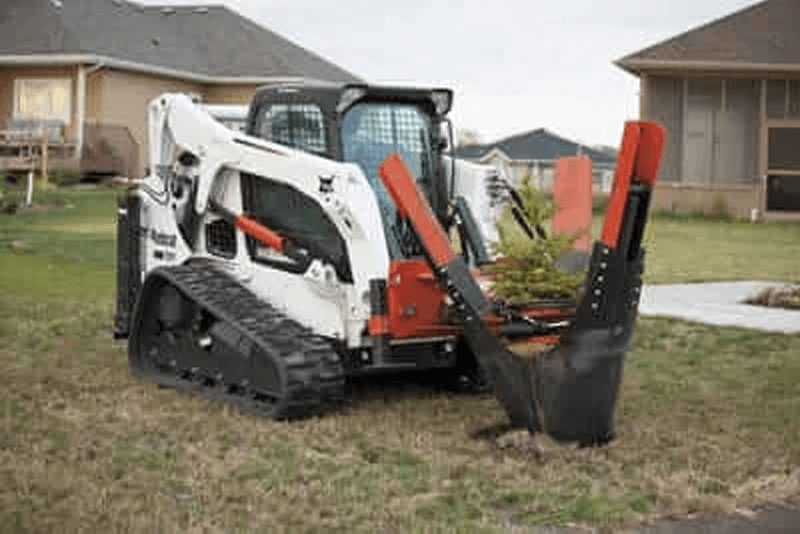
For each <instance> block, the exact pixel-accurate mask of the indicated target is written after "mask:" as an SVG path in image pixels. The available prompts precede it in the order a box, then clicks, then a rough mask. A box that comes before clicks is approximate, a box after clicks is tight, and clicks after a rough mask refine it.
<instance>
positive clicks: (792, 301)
mask: <svg viewBox="0 0 800 534" xmlns="http://www.w3.org/2000/svg"><path fill="white" fill-rule="evenodd" d="M744 302H745V304H755V305H757V306H769V307H771V308H785V309H787V310H800V286H783V287H769V288H767V289H765V290H763V291H762V292H760V293H759V294H758V295H756V296H754V297H751V298H749V299H747V300H745V301H744Z"/></svg>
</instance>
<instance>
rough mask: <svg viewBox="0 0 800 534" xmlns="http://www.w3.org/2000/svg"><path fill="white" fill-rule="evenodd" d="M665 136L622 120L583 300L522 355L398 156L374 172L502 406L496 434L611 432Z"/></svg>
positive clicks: (584, 436)
mask: <svg viewBox="0 0 800 534" xmlns="http://www.w3.org/2000/svg"><path fill="white" fill-rule="evenodd" d="M663 142H664V130H663V129H662V128H661V127H660V126H658V125H657V124H655V123H652V122H646V121H638V122H637V121H631V122H628V123H626V125H625V131H624V134H623V140H622V146H621V149H620V154H619V157H618V161H617V169H616V174H615V178H614V187H613V190H612V195H611V198H610V200H609V207H608V210H607V213H606V218H605V221H604V225H603V231H602V235H601V239H600V240H599V241H598V242H596V243H595V245H594V250H593V254H592V259H591V263H590V268H589V273H588V275H587V278H586V282H585V289H584V291H583V296H582V298H581V300H580V302H579V303H578V307H577V310H576V315H575V317H574V318H573V319H572V321H571V322H570V324H569V325H568V326H567V328H566V330H565V332H564V334H563V335H562V337H561V343H560V345H558V346H557V347H554V348H552V349H549V350H547V351H545V352H542V353H540V354H539V355H538V356H537V357H536V358H535V359H525V358H523V357H521V356H519V355H517V354H515V353H513V352H511V351H510V350H509V349H508V348H506V347H505V346H504V344H503V342H502V340H501V339H500V338H498V337H497V336H496V335H495V334H494V333H493V332H492V331H491V330H490V329H489V327H488V326H487V324H486V322H485V320H484V318H485V316H486V315H487V313H488V312H489V310H490V302H489V301H488V300H487V299H486V297H485V296H484V295H483V293H482V291H481V289H480V287H479V286H478V284H477V282H476V281H475V279H474V278H473V277H472V275H471V273H470V271H469V268H468V266H467V264H466V263H465V261H464V259H463V258H462V257H460V256H458V255H457V254H456V253H455V252H454V251H453V249H452V247H451V246H450V243H449V241H448V239H447V236H446V235H445V233H444V231H443V229H442V228H441V226H440V225H439V223H438V222H437V220H436V218H435V216H434V215H433V212H432V210H431V208H430V206H429V204H428V203H427V201H426V200H425V197H424V196H423V195H422V194H421V192H420V191H419V189H418V188H417V186H416V184H415V181H414V179H413V177H412V176H411V175H410V173H409V172H408V169H407V168H406V166H405V164H404V163H403V161H402V159H401V158H400V157H399V156H398V155H397V154H393V155H391V156H389V157H388V158H387V159H386V160H385V161H384V162H383V164H382V165H381V167H380V177H381V179H382V181H383V183H384V184H385V186H386V188H387V190H388V191H389V193H390V195H391V196H392V199H393V200H394V203H395V204H396V206H397V210H398V214H399V215H400V216H401V217H404V218H406V219H408V220H409V221H410V223H411V225H412V227H413V228H414V231H415V232H416V234H417V236H418V238H419V241H420V243H421V245H422V248H423V250H424V253H425V256H426V259H427V261H428V263H429V265H430V267H431V269H432V270H433V272H434V274H435V276H436V277H437V279H438V281H439V284H440V285H441V286H442V287H443V288H444V289H445V290H446V291H447V293H448V295H449V296H450V298H451V299H452V301H453V303H454V307H455V310H456V315H457V317H458V319H459V321H460V322H462V323H463V325H464V333H463V335H464V338H465V340H466V342H467V344H468V345H469V347H470V349H471V350H472V352H473V354H474V355H475V358H476V360H477V363H478V366H479V368H480V369H481V371H482V372H483V373H484V376H485V377H486V378H487V379H488V380H489V382H490V384H492V386H493V389H494V392H495V395H496V397H497V398H498V400H499V402H500V403H501V405H502V406H503V408H504V409H505V411H506V415H507V417H508V422H507V424H506V426H505V430H509V429H511V428H525V429H527V430H528V432H529V433H531V434H535V433H537V432H546V433H548V434H550V435H551V436H552V437H554V438H555V439H557V440H560V441H578V442H579V443H580V444H582V445H601V444H604V443H606V442H608V441H610V440H611V439H613V437H614V432H613V412H614V405H615V403H616V396H617V391H618V388H619V381H620V377H621V373H622V366H623V361H624V356H625V353H626V352H627V350H628V348H629V345H630V340H631V336H632V332H633V324H634V321H635V318H636V308H637V306H638V302H639V292H640V288H641V273H642V270H643V257H644V251H643V250H642V248H641V239H642V235H643V232H644V226H645V223H646V220H647V211H648V206H649V200H650V192H651V190H652V188H653V186H654V185H655V182H656V172H657V169H658V164H659V161H660V156H661V150H662V146H663Z"/></svg>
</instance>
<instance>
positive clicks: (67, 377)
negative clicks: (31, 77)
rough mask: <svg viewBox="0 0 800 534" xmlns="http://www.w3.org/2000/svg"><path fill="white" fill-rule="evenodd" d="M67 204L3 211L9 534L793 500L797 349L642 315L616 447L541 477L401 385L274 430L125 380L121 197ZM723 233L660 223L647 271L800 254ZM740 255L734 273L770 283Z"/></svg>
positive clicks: (554, 458) (463, 413)
mask: <svg viewBox="0 0 800 534" xmlns="http://www.w3.org/2000/svg"><path fill="white" fill-rule="evenodd" d="M57 195H58V196H56V195H55V194H54V196H53V197H52V198H61V199H63V200H64V204H65V205H69V204H72V205H73V206H75V207H74V208H65V209H62V210H59V211H49V212H38V213H26V214H19V215H14V216H0V236H4V240H3V241H2V242H1V243H0V251H1V253H0V525H2V527H0V531H4V532H5V531H10V532H14V531H19V532H31V531H52V530H55V531H77V530H81V531H88V532H107V531H129V530H132V531H153V530H159V531H165V532H172V531H186V530H189V531H201V530H202V531H205V530H211V531H219V530H226V531H250V530H256V531H262V532H263V531H268V532H271V531H281V530H284V531H286V530H290V531H319V530H324V529H330V530H340V531H346V532H350V531H363V532H375V531H384V532H406V531H415V530H416V531H431V530H434V531H439V530H453V531H455V530H470V531H472V530H474V531H487V532H492V531H501V530H504V529H508V528H510V527H515V526H519V527H528V526H531V525H538V524H544V523H547V524H565V523H572V522H578V523H584V524H590V525H598V526H611V527H615V526H621V525H628V524H632V523H635V522H637V521H640V520H643V519H647V518H651V517H654V516H662V515H670V514H675V515H681V514H687V513H690V512H701V513H716V512H726V511H730V510H732V509H733V508H736V507H747V506H750V505H753V504H757V503H759V502H764V501H770V500H779V499H782V498H784V497H787V496H790V495H797V494H798V493H800V470H798V468H797V466H798V465H800V425H798V424H797V421H800V358H798V355H800V336H796V335H795V336H786V335H775V334H763V333H758V332H751V331H744V330H738V329H727V328H712V327H707V326H701V325H694V324H689V323H685V322H680V321H674V320H662V319H646V318H643V319H641V320H640V321H639V324H638V328H637V332H636V335H635V340H634V346H633V349H632V350H631V352H630V354H629V357H628V362H627V365H626V369H625V376H624V379H623V382H622V389H621V394H620V399H619V405H618V411H617V429H618V439H617V440H616V441H614V442H613V443H612V444H611V445H610V446H608V447H606V448H603V449H600V450H578V449H575V448H572V447H565V446H559V445H556V444H554V443H551V442H549V441H547V440H545V443H544V444H545V447H546V450H547V452H546V456H545V458H544V460H543V461H541V462H539V461H533V460H531V459H530V458H528V457H527V456H525V455H523V454H522V453H521V452H520V451H519V447H518V446H517V445H518V444H519V442H520V441H521V440H522V439H523V438H524V437H525V436H524V435H522V434H512V435H509V436H506V437H505V438H504V439H503V440H502V441H501V442H500V443H499V446H498V447H490V446H489V445H487V444H486V443H484V442H480V441H472V440H469V439H468V438H467V432H468V430H469V429H470V428H471V427H472V426H473V425H475V424H477V423H481V422H484V421H488V420H493V419H495V418H496V417H498V416H499V415H500V410H499V408H498V406H497V403H496V401H494V400H493V399H492V398H490V397H488V396H471V397H470V396H456V395H451V394H447V393H442V392H437V391H433V390H431V389H430V388H412V389H410V390H406V391H403V390H402V389H400V388H388V390H387V392H386V393H385V394H383V393H379V394H376V395H366V396H363V397H360V398H359V399H358V400H356V401H355V402H354V403H353V404H352V405H351V406H348V407H346V408H344V409H342V410H340V411H338V412H336V413H331V414H328V415H326V416H324V417H320V418H313V419H309V420H304V421H299V422H292V423H284V422H275V421H269V420H265V419H262V418H258V417H252V416H246V415H242V414H239V413H238V412H236V411H234V410H231V409H230V408H229V407H227V406H222V405H218V404H214V403H209V402H207V401H205V400H202V399H200V398H198V397H196V396H193V395H189V394H184V393H179V392H175V391H172V390H169V389H161V388H158V387H156V386H155V385H154V384H152V383H149V382H147V381H141V380H138V379H135V378H134V377H132V376H131V374H130V372H129V370H128V366H127V357H126V355H125V352H124V350H123V348H122V347H121V346H120V345H119V344H117V343H115V342H113V341H112V340H111V321H112V316H113V290H114V257H113V250H114V232H113V226H111V227H109V225H108V220H109V218H112V220H113V214H114V196H115V192H114V191H108V190H100V191H88V192H87V191H79V192H76V191H68V192H66V193H65V192H58V193H57ZM681 225H683V226H681ZM722 226H723V223H712V222H706V221H686V222H680V221H664V220H660V219H658V218H657V219H655V220H654V221H653V225H652V229H651V232H650V233H648V240H651V239H652V243H651V254H650V258H649V259H650V265H651V266H650V267H649V268H650V269H656V271H655V273H656V274H655V275H653V274H648V276H651V279H656V280H661V281H666V280H692V279H696V278H697V277H702V276H705V275H704V274H703V273H705V272H710V273H712V274H713V275H715V276H714V278H717V277H726V275H727V273H726V272H717V269H719V270H720V271H722V270H724V264H723V263H718V262H723V261H724V260H723V258H729V257H731V256H735V255H736V254H738V253H739V252H737V251H741V250H764V251H765V253H769V258H770V261H773V262H778V263H779V264H783V265H787V266H788V265H791V263H792V262H791V260H792V258H797V257H798V254H797V251H796V248H792V243H791V237H784V235H785V234H788V236H792V235H793V236H794V239H795V241H796V238H797V232H798V226H792V225H774V226H773V225H754V226H750V225H739V224H738V223H737V224H734V225H730V227H729V228H722ZM89 230H92V231H89ZM721 235H726V236H729V237H730V240H732V241H733V243H729V245H728V247H727V248H725V247H724V246H723V244H720V245H719V248H718V249H716V252H714V253H706V254H703V253H702V251H696V250H694V248H693V247H692V246H687V244H686V240H687V237H686V236H696V238H697V239H701V240H704V241H703V242H707V243H711V242H716V241H717V238H718V237H719V236H721ZM768 238H773V239H776V240H778V242H779V243H782V245H781V246H778V247H775V248H776V250H774V251H772V250H771V249H770V247H769V246H768V245H767V244H765V243H764V241H766V240H767V239H768ZM84 239H85V240H86V241H83V240H84ZM784 239H785V241H783V240H784ZM89 241H91V243H92V244H91V246H89V245H86V246H84V247H81V246H78V244H79V243H88V242H89ZM18 242H22V243H23V245H20V244H19V243H18ZM15 243H16V244H15ZM668 251H672V252H670V253H669V254H682V255H683V256H682V258H689V260H684V261H678V260H675V262H674V264H673V263H672V261H673V260H672V259H671V258H669V257H667V256H668ZM109 254H110V257H109V256H108V255H109ZM748 255H749V256H750V261H749V262H741V263H740V264H734V266H735V268H736V269H738V270H737V271H736V273H737V274H736V276H739V275H741V277H744V278H760V277H762V276H763V275H762V273H763V272H764V270H765V269H767V270H769V269H771V267H769V266H768V265H766V264H762V262H761V261H760V260H758V261H753V259H752V258H753V256H752V254H749V253H748ZM692 258H696V259H692ZM781 262H782V263H781ZM737 265H738V266H737ZM715 266H716V267H715ZM780 269H781V268H780V267H779V268H777V270H776V271H775V272H777V273H781V272H783V271H781V270H780ZM773 276H775V277H777V278H783V279H790V280H791V279H793V278H792V276H791V275H789V276H785V275H780V274H776V275H772V274H770V275H769V276H767V277H770V278H771V277H773ZM794 279H796V278H794Z"/></svg>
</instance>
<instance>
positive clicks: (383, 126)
mask: <svg viewBox="0 0 800 534" xmlns="http://www.w3.org/2000/svg"><path fill="white" fill-rule="evenodd" d="M430 129H431V126H430V118H429V117H428V116H427V115H426V114H425V113H424V112H423V111H422V109H420V108H418V107H417V106H415V105H410V104H388V103H387V104H381V103H359V104H356V105H354V106H353V107H352V108H350V110H349V111H348V112H347V114H346V115H345V116H344V120H343V121H342V148H343V150H344V160H345V161H348V162H353V163H357V164H358V165H360V166H361V169H362V170H363V171H364V174H365V175H366V177H367V180H368V181H369V183H370V185H371V186H372V189H373V190H374V191H375V194H376V197H377V200H378V207H379V208H380V210H381V218H382V219H383V225H384V229H385V232H386V240H387V241H386V243H387V246H388V248H389V255H390V256H391V257H392V258H409V257H413V256H416V255H419V254H420V253H421V250H420V249H419V245H418V243H417V240H416V238H415V236H414V234H413V232H412V231H411V230H410V229H409V228H407V226H406V225H405V223H398V222H397V216H396V214H397V210H396V208H395V206H394V202H393V201H392V199H391V198H390V197H389V193H388V191H386V188H385V187H384V185H383V183H382V182H381V180H380V178H378V166H379V165H380V164H381V162H382V161H383V160H384V159H385V158H386V157H387V156H388V155H389V154H391V153H392V152H394V151H397V152H400V154H401V155H402V156H403V159H404V160H405V162H406V164H407V165H408V167H409V170H410V171H411V174H412V175H414V176H416V177H417V181H418V183H419V185H420V186H421V187H422V189H423V190H424V191H425V193H426V194H427V196H428V198H429V199H436V198H437V195H435V194H434V191H433V185H432V182H433V179H434V172H435V169H434V164H433V152H432V147H431V134H430ZM445 195H446V194H441V195H440V196H439V198H446V196H445ZM432 204H434V209H435V207H436V205H437V203H436V202H435V200H434V202H432Z"/></svg>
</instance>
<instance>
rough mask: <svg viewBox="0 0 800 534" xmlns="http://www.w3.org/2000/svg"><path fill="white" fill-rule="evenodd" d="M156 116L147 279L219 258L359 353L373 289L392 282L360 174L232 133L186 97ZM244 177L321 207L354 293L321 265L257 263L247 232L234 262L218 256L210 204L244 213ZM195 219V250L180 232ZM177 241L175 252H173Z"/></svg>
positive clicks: (158, 106) (146, 223) (239, 236)
mask: <svg viewBox="0 0 800 534" xmlns="http://www.w3.org/2000/svg"><path fill="white" fill-rule="evenodd" d="M149 114H150V125H149V126H150V148H149V153H150V163H151V173H150V175H149V176H148V177H147V178H145V179H144V180H142V182H141V183H140V190H141V196H142V198H143V200H144V208H143V213H142V219H141V224H142V226H143V227H144V228H147V232H148V239H146V240H145V241H144V242H145V247H144V248H145V250H144V251H143V254H142V258H143V259H144V268H145V272H149V271H150V270H152V269H153V268H156V267H159V266H162V265H175V264H180V263H183V262H184V261H186V260H187V259H189V258H190V257H193V256H195V257H209V258H213V259H214V260H215V261H216V262H217V263H218V264H219V265H220V266H221V267H222V268H224V269H225V270H226V271H228V272H230V273H231V274H232V275H233V276H235V277H236V278H238V279H239V280H240V281H241V282H242V283H243V284H245V285H246V286H247V287H249V288H250V289H251V290H252V291H253V292H254V293H255V294H256V295H258V296H259V297H262V298H264V299H265V300H267V301H268V302H270V303H271V304H273V305H275V306H276V307H278V308H280V309H281V310H283V311H284V312H285V313H286V314H287V315H288V316H289V317H291V318H292V319H294V320H296V321H298V322H300V323H301V324H303V325H305V326H307V327H309V328H311V329H313V330H314V331H315V332H317V333H320V334H322V335H325V336H329V337H333V338H337V339H341V340H344V341H346V342H347V345H348V346H350V347H357V346H359V344H360V342H361V333H362V331H363V329H364V328H365V325H366V322H367V320H368V318H369V315H370V310H369V280H370V279H373V278H386V275H387V273H388V268H389V256H388V252H387V249H386V243H385V238H384V232H383V226H382V223H381V219H380V215H379V212H378V206H377V202H376V200H375V195H374V193H373V191H372V189H371V187H370V186H369V183H368V182H367V179H366V177H365V176H364V174H363V173H362V172H361V170H360V169H359V168H358V167H357V166H356V165H352V164H343V163H339V162H335V161H331V160H327V159H324V158H321V157H317V156H314V155H310V154H307V153H304V152H301V151H297V150H293V149H290V148H287V147H285V146H282V145H278V144H275V143H270V142H268V141H265V140H263V139H258V138H254V137H249V136H247V135H244V134H241V133H238V132H235V131H233V130H230V129H228V128H225V127H224V126H222V125H221V124H219V123H218V122H217V121H215V120H214V119H213V118H212V117H211V116H210V115H209V114H208V113H206V112H205V111H204V110H203V109H202V108H201V107H200V106H199V105H197V104H195V103H193V102H192V100H191V99H190V98H189V97H187V96H185V95H179V94H166V95H162V96H161V97H159V98H157V99H156V100H154V101H153V102H152V103H151V105H150V107H149ZM185 152H189V153H191V154H193V155H195V156H196V157H197V159H198V160H199V162H197V163H196V164H192V165H189V166H184V165H182V163H181V162H180V161H179V159H180V156H181V154H184V153H185ZM240 173H250V174H254V175H257V176H262V177H265V178H268V179H270V180H273V181H276V182H282V183H285V184H290V185H291V186H292V187H294V188H295V189H296V190H298V191H300V192H302V193H304V194H305V195H307V196H308V197H310V198H312V199H313V200H314V201H316V202H317V203H318V204H319V205H320V206H321V207H322V208H323V210H324V212H325V213H326V214H327V215H328V217H330V219H331V221H332V222H333V223H334V225H335V226H336V228H337V230H338V231H339V233H340V234H341V236H342V237H343V238H344V241H345V243H346V246H347V253H348V257H349V260H350V265H351V269H352V274H353V283H352V284H349V283H343V282H341V281H340V280H339V279H338V278H337V276H336V274H335V272H334V270H333V267H332V266H331V265H326V264H324V263H323V262H322V261H320V260H314V262H312V264H311V265H310V266H309V268H308V269H307V270H306V272H305V273H303V274H301V275H299V274H292V273H289V272H286V271H283V270H280V269H277V268H273V267H269V266H266V265H264V264H262V263H257V262H255V261H254V260H252V259H251V258H250V254H249V252H248V249H247V246H246V237H245V236H244V234H243V233H242V232H241V231H239V230H237V231H236V245H237V246H236V255H235V257H234V258H231V259H225V258H222V257H218V256H215V255H213V254H210V253H209V252H208V251H207V249H206V243H205V236H204V228H205V224H207V223H209V222H213V221H214V220H216V219H218V218H219V216H217V215H215V214H213V213H211V212H210V211H209V209H208V206H209V200H210V199H213V200H214V201H215V202H217V203H218V204H220V205H222V206H224V207H225V208H226V209H227V210H229V211H231V212H234V213H236V214H239V213H242V193H241V187H240V186H241V181H240ZM321 178H325V181H326V187H325V188H323V187H321V185H320V184H321ZM180 183H182V184H185V186H186V188H185V190H186V191H190V190H192V188H193V189H194V191H195V198H194V202H191V195H190V194H182V195H176V194H175V191H174V190H175V188H176V184H180ZM328 183H329V184H330V185H329V186H328V185H327V184H328ZM187 210H195V213H196V217H198V220H199V224H198V225H197V228H196V232H195V234H196V235H195V242H194V246H193V247H192V246H190V243H187V241H186V240H184V239H183V237H182V235H181V232H180V230H179V225H178V223H177V219H179V218H180V217H181V216H185V214H186V212H187ZM151 234H152V236H153V237H150V235H151ZM173 241H174V246H172V247H169V246H167V245H168V244H169V242H173ZM190 241H191V240H190ZM167 249H169V250H167ZM157 251H160V255H161V258H157V257H156V255H157ZM167 253H168V254H167ZM275 254H278V253H277V252H276V253H275Z"/></svg>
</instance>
